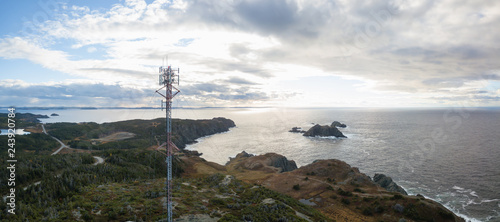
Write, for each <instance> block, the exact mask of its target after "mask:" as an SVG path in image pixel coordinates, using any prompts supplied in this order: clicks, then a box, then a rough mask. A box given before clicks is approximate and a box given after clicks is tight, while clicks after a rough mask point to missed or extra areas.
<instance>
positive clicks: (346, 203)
mask: <svg viewBox="0 0 500 222" xmlns="http://www.w3.org/2000/svg"><path fill="white" fill-rule="evenodd" d="M340 202H342V203H343V204H345V205H349V204H350V203H351V201H350V200H349V199H347V198H342V200H341V201H340Z"/></svg>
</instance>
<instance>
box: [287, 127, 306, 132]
mask: <svg viewBox="0 0 500 222" xmlns="http://www.w3.org/2000/svg"><path fill="white" fill-rule="evenodd" d="M288 132H291V133H305V132H306V131H304V130H302V128H300V127H296V126H295V127H292V129H291V130H289V131H288Z"/></svg>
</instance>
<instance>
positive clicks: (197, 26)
mask: <svg viewBox="0 0 500 222" xmlns="http://www.w3.org/2000/svg"><path fill="white" fill-rule="evenodd" d="M0 5H1V7H0V27H1V29H0V67H1V69H0V106H97V107H100V106H104V107H108V106H124V107H137V106H158V105H159V100H160V97H159V96H158V95H155V93H154V91H155V90H156V89H157V88H158V87H159V86H158V83H157V79H158V67H159V66H161V65H162V64H164V58H165V56H167V55H168V64H171V65H172V66H174V67H179V68H180V71H181V76H180V85H179V89H180V90H181V94H179V96H178V97H176V101H177V102H176V103H175V104H174V105H176V106H184V107H196V106H230V107H235V106H253V107H261V106H285V107H302V106H304V107H440V106H500V62H499V61H500V58H499V57H500V43H499V42H500V29H499V28H498V27H500V1H460V0H446V1H433V0H428V1H425V0H424V1H406V0H401V1H400V0H391V1H364V0H324V1H322V0H318V1H306V0H273V1H270V0H217V1H209V0H192V1H188V0H170V1H169V0H154V1H152V0H148V1H143V0H127V1H115V2H112V1H99V0H94V1H76V0H75V1H70V0H63V1H58V0H37V1H28V0H20V1H2V2H1V3H0Z"/></svg>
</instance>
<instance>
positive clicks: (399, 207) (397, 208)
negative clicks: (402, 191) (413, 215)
mask: <svg viewBox="0 0 500 222" xmlns="http://www.w3.org/2000/svg"><path fill="white" fill-rule="evenodd" d="M392 209H394V210H395V211H397V212H399V213H403V212H404V210H405V207H403V206H402V205H400V204H396V205H394V206H392Z"/></svg>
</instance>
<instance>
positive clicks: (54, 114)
mask: <svg viewBox="0 0 500 222" xmlns="http://www.w3.org/2000/svg"><path fill="white" fill-rule="evenodd" d="M50 116H59V114H57V113H52V114H50Z"/></svg>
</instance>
